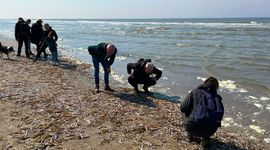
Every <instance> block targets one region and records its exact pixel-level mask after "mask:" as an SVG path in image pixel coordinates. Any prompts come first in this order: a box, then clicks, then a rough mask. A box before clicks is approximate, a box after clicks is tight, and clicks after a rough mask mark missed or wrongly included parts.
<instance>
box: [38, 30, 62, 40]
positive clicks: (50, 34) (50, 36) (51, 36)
mask: <svg viewBox="0 0 270 150" xmlns="http://www.w3.org/2000/svg"><path fill="white" fill-rule="evenodd" d="M48 40H51V41H55V42H56V41H57V40H58V35H57V33H56V32H55V31H54V30H53V29H52V28H50V29H49V30H48V31H44V32H43V35H42V38H41V42H43V43H44V42H47V41H48Z"/></svg>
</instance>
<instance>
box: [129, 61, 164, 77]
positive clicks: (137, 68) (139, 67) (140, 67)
mask: <svg viewBox="0 0 270 150" xmlns="http://www.w3.org/2000/svg"><path fill="white" fill-rule="evenodd" d="M147 62H151V59H143V58H141V59H140V60H138V62H136V63H129V64H127V72H128V74H131V70H132V69H133V73H132V74H133V76H134V77H135V78H137V79H145V78H147V77H149V76H150V75H149V74H147V73H146V72H145V64H146V63H147ZM152 74H155V75H156V76H155V78H156V80H158V79H159V78H160V77H161V75H162V71H160V70H159V69H157V68H156V67H154V69H153V73H152Z"/></svg>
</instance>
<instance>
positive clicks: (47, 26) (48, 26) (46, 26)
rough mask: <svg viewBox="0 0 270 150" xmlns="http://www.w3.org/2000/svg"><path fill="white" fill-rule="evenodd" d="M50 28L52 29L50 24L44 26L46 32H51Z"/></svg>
mask: <svg viewBox="0 0 270 150" xmlns="http://www.w3.org/2000/svg"><path fill="white" fill-rule="evenodd" d="M50 28H51V27H50V25H49V24H48V23H45V24H44V30H45V31H49V30H50Z"/></svg>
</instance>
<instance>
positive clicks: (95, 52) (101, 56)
mask: <svg viewBox="0 0 270 150" xmlns="http://www.w3.org/2000/svg"><path fill="white" fill-rule="evenodd" d="M108 44H109V43H100V44H98V45H93V46H89V47H88V52H89V54H90V55H92V56H93V57H96V58H97V59H98V60H99V61H100V62H105V63H106V64H107V65H109V66H111V65H112V64H113V62H114V59H115V56H116V53H117V49H115V52H114V54H112V55H111V56H110V57H108V56H107V52H106V47H107V45H108Z"/></svg>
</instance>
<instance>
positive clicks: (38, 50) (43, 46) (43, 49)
mask: <svg viewBox="0 0 270 150" xmlns="http://www.w3.org/2000/svg"><path fill="white" fill-rule="evenodd" d="M47 47H48V45H47V44H46V43H43V44H41V46H40V45H39V47H38V46H37V55H36V59H37V58H39V57H40V55H41V53H43V54H44V57H45V58H47V54H46V48H47Z"/></svg>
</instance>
